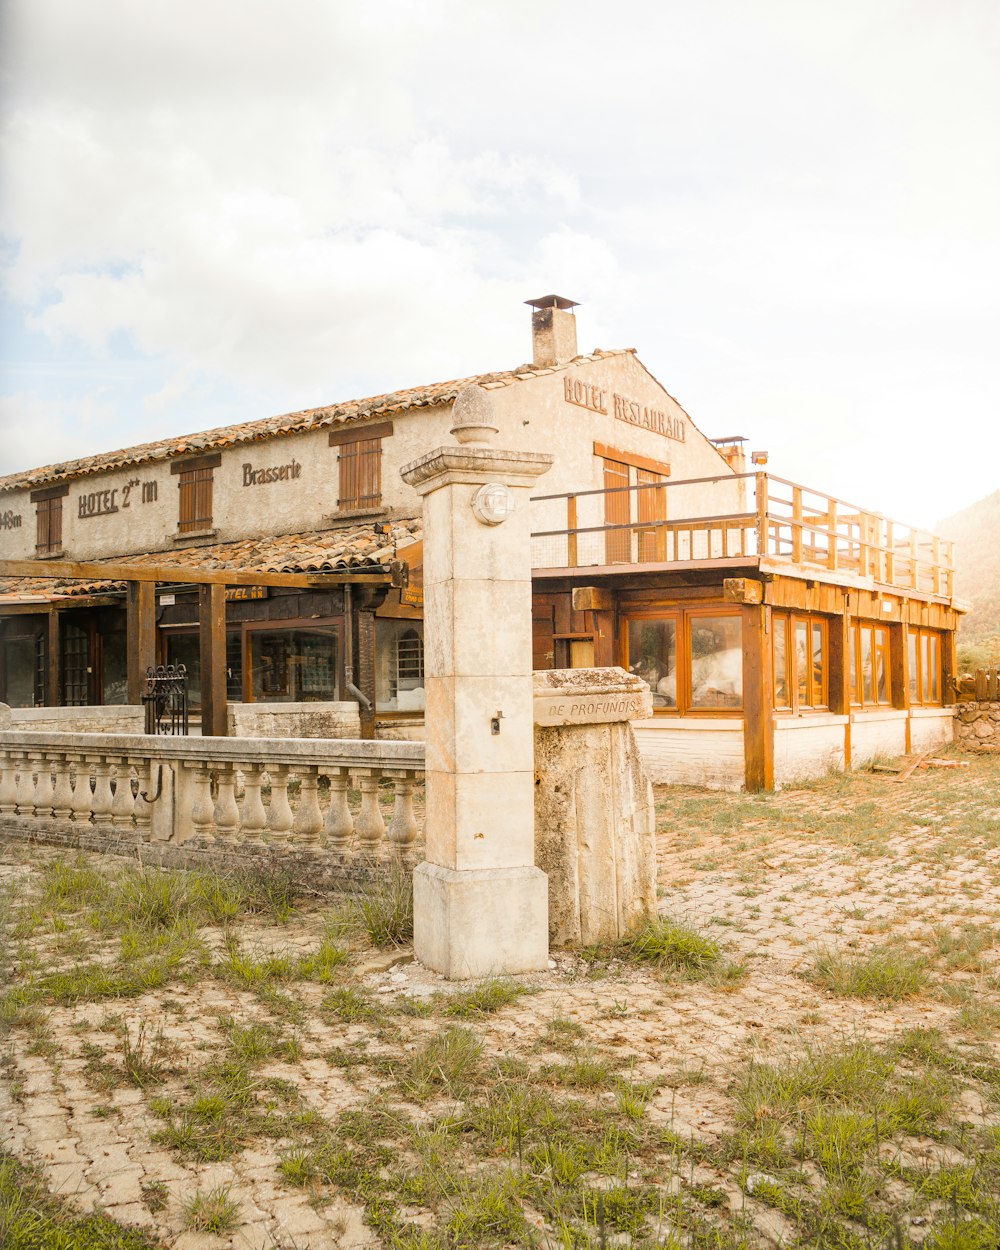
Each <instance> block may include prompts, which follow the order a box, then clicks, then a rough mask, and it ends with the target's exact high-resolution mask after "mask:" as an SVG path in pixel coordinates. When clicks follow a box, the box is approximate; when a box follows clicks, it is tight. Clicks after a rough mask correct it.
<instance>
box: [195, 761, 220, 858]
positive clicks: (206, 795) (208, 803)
mask: <svg viewBox="0 0 1000 1250" xmlns="http://www.w3.org/2000/svg"><path fill="white" fill-rule="evenodd" d="M193 789H194V801H193V802H192V804H191V826H192V829H193V830H194V836H195V837H196V838H204V839H205V840H206V841H208V842H212V841H214V839H215V804H214V803H213V802H212V770H211V769H210V768H209V766H208V764H195V765H194V786H193Z"/></svg>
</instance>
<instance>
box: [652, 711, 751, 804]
mask: <svg viewBox="0 0 1000 1250" xmlns="http://www.w3.org/2000/svg"><path fill="white" fill-rule="evenodd" d="M632 727H633V729H634V730H635V736H636V741H637V742H638V743H639V752H640V754H641V756H642V762H643V767H644V768H645V770H646V772H647V774H648V775H649V778H650V780H651V781H655V782H658V783H668V784H672V785H687V786H707V787H708V788H709V789H712V790H739V789H740V788H741V787H742V786H743V784H744V782H745V779H746V765H745V762H744V754H743V721H742V720H738V719H736V718H735V717H728V716H727V717H713V718H711V719H710V720H709V719H707V718H706V719H705V720H695V719H694V718H691V717H685V718H683V719H682V718H680V717H654V718H651V719H649V720H643V721H634V722H633V726H632Z"/></svg>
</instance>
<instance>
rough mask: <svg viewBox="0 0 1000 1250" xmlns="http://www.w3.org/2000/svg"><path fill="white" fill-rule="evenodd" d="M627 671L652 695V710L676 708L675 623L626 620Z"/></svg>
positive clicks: (673, 621)
mask: <svg viewBox="0 0 1000 1250" xmlns="http://www.w3.org/2000/svg"><path fill="white" fill-rule="evenodd" d="M628 663H629V671H630V672H633V673H635V675H636V676H637V677H641V678H642V680H643V681H644V682H645V683H646V685H647V686H648V687H649V688H650V690H651V691H652V692H653V707H654V708H657V707H676V706H677V622H676V621H675V620H672V619H669V618H668V619H666V620H660V621H629V623H628Z"/></svg>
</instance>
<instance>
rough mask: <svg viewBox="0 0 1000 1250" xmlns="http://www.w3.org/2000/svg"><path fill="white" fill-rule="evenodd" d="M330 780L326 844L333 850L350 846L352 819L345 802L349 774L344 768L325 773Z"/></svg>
mask: <svg viewBox="0 0 1000 1250" xmlns="http://www.w3.org/2000/svg"><path fill="white" fill-rule="evenodd" d="M327 776H328V777H329V779H330V806H329V808H328V809H327V813H326V827H325V832H326V842H327V846H331V847H333V848H334V849H335V850H343V849H344V848H345V847H348V846H350V844H351V838H352V837H353V836H354V817H353V816H352V815H351V808H350V805H349V804H348V802H347V791H348V788H349V787H350V784H351V774H350V773H349V772H348V771H347V769H346V768H338V769H337V770H336V772H330V773H327Z"/></svg>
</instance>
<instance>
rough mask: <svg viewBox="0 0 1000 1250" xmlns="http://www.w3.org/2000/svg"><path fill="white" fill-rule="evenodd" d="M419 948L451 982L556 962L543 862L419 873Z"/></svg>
mask: <svg viewBox="0 0 1000 1250" xmlns="http://www.w3.org/2000/svg"><path fill="white" fill-rule="evenodd" d="M413 906H414V934H413V950H414V954H415V955H416V957H417V959H418V960H420V962H421V963H422V964H424V965H425V966H426V967H428V968H431V969H433V970H434V971H435V972H439V973H441V974H442V975H444V976H446V977H448V978H449V979H450V980H465V979H469V978H480V977H487V976H490V975H493V974H497V973H512V974H515V975H516V974H518V973H525V972H540V971H542V970H543V969H545V968H546V967H547V966H548V957H549V943H548V884H547V882H546V879H545V874H544V873H543V872H541V871H540V870H539V869H538V868H530V867H518V868H489V869H481V870H473V871H460V870H455V869H451V868H443V867H441V866H440V865H438V864H429V863H425V864H420V865H418V867H417V868H416V869H415V870H414V873H413Z"/></svg>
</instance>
